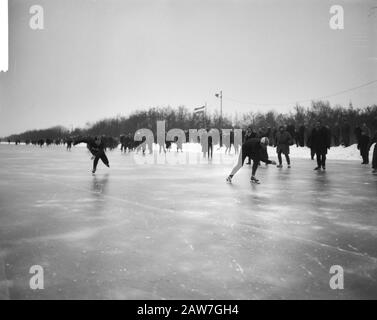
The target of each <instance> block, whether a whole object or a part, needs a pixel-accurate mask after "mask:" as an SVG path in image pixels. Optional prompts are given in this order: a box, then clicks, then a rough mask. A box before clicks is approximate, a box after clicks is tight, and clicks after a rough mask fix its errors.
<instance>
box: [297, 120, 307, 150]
mask: <svg viewBox="0 0 377 320" xmlns="http://www.w3.org/2000/svg"><path fill="white" fill-rule="evenodd" d="M305 130H306V128H305V125H303V124H302V125H301V126H300V127H299V128H298V144H299V146H300V147H305Z"/></svg>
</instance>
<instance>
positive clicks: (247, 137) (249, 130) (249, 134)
mask: <svg viewBox="0 0 377 320" xmlns="http://www.w3.org/2000/svg"><path fill="white" fill-rule="evenodd" d="M256 137H257V133H256V132H255V131H254V130H253V129H252V128H251V127H249V128H247V129H246V132H245V137H244V140H243V141H244V142H245V141H247V140H250V139H253V138H256ZM246 164H247V165H251V159H250V158H249V160H248V161H247V163H246Z"/></svg>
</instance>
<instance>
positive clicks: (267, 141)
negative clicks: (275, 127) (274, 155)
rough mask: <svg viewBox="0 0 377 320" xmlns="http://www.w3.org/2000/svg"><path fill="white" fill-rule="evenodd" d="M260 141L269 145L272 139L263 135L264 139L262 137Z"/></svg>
mask: <svg viewBox="0 0 377 320" xmlns="http://www.w3.org/2000/svg"><path fill="white" fill-rule="evenodd" d="M260 143H261V144H264V145H266V146H267V145H268V144H269V143H270V141H269V140H268V138H267V137H263V138H262V139H260Z"/></svg>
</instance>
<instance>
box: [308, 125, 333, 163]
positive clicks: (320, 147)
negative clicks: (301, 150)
mask: <svg viewBox="0 0 377 320" xmlns="http://www.w3.org/2000/svg"><path fill="white" fill-rule="evenodd" d="M330 140H331V137H330V133H329V130H328V129H327V128H326V127H325V126H323V125H321V122H320V121H317V124H316V126H315V128H314V129H313V131H312V134H311V146H312V148H313V149H314V152H315V154H316V157H317V167H316V168H315V169H314V170H320V169H321V168H322V169H323V170H326V154H327V149H330Z"/></svg>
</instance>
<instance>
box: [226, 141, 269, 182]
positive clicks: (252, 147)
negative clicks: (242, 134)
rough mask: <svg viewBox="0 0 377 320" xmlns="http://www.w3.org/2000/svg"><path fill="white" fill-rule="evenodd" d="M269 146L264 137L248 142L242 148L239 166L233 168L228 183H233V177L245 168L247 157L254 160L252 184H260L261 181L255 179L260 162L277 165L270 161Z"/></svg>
mask: <svg viewBox="0 0 377 320" xmlns="http://www.w3.org/2000/svg"><path fill="white" fill-rule="evenodd" d="M268 144H269V141H268V138H266V137H263V138H261V139H259V138H252V139H249V140H247V141H246V142H245V143H244V144H243V145H242V148H241V153H240V155H239V157H238V161H237V164H236V165H235V167H234V168H233V170H232V172H231V173H230V175H229V176H228V177H227V179H226V181H227V182H228V183H231V182H232V178H233V176H234V175H235V174H236V173H237V172H238V170H240V169H241V168H242V166H243V163H244V161H245V159H246V157H249V158H250V159H253V167H252V174H251V179H250V180H251V182H254V183H259V180H258V179H256V178H255V174H256V172H257V169H258V164H259V162H260V161H263V162H265V163H267V164H273V165H276V162H275V161H271V160H268V154H267V146H268Z"/></svg>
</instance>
